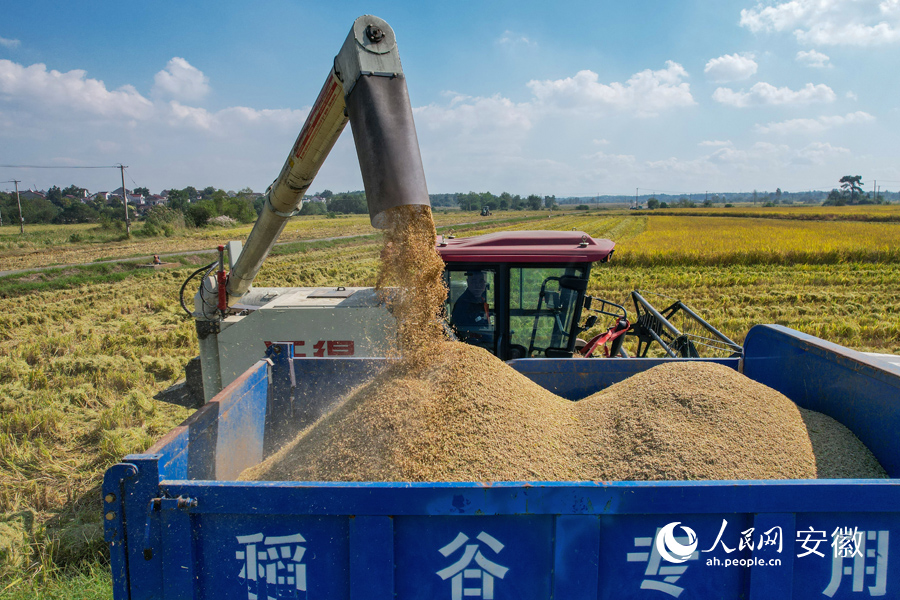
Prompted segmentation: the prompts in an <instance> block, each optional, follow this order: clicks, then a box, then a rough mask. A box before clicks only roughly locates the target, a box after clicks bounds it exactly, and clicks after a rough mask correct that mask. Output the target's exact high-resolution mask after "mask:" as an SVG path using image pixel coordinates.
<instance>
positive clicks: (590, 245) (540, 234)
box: [437, 231, 616, 263]
mask: <svg viewBox="0 0 900 600" xmlns="http://www.w3.org/2000/svg"><path fill="white" fill-rule="evenodd" d="M615 245H616V244H615V242H612V241H610V240H595V239H594V238H592V237H591V236H589V235H588V234H586V233H584V232H583V231H503V232H500V233H489V234H487V235H479V236H476V237H469V238H456V239H450V238H447V237H446V236H440V235H439V236H438V240H437V251H438V253H439V254H440V255H441V258H443V259H444V262H511V263H584V262H597V261H605V260H607V259H608V258H609V255H610V254H612V251H613V248H615Z"/></svg>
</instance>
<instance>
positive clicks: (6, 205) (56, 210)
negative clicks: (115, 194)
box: [0, 185, 133, 224]
mask: <svg viewBox="0 0 900 600" xmlns="http://www.w3.org/2000/svg"><path fill="white" fill-rule="evenodd" d="M84 192H85V190H84V189H83V188H79V187H77V186H74V185H70V186H69V187H66V188H63V189H60V188H59V187H58V186H53V187H51V188H50V189H49V190H47V193H46V195H45V197H44V198H28V199H27V200H26V199H22V201H21V205H22V218H23V219H24V220H25V223H26V224H27V223H97V222H100V221H103V220H115V219H119V220H124V217H125V208H124V207H123V206H122V200H121V199H117V200H113V201H111V202H107V201H105V200H100V199H97V200H94V199H90V198H86V199H84V200H85V201H82V198H84ZM132 214H133V213H132ZM0 215H2V217H3V222H4V224H8V223H18V222H19V207H18V206H17V204H16V194H15V192H0Z"/></svg>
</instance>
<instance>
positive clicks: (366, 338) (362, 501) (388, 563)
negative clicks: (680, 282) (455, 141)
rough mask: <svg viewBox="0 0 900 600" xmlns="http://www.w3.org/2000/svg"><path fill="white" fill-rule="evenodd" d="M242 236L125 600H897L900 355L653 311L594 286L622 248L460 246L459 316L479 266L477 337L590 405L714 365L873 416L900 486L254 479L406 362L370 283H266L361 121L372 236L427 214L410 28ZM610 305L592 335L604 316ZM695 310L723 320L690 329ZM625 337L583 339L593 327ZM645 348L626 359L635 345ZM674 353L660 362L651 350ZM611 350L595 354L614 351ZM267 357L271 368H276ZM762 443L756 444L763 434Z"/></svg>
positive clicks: (138, 461)
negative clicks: (899, 358) (405, 59)
mask: <svg viewBox="0 0 900 600" xmlns="http://www.w3.org/2000/svg"><path fill="white" fill-rule="evenodd" d="M334 64H335V66H334V69H333V70H332V72H331V73H330V74H329V76H328V79H327V81H326V84H325V86H324V88H323V89H322V92H321V93H320V95H319V97H318V99H317V100H316V103H315V105H314V107H313V109H312V111H311V112H310V116H309V118H308V120H307V122H306V124H305V125H304V127H303V129H302V131H301V133H300V136H299V137H298V139H297V142H296V144H295V145H294V148H293V149H292V150H291V154H290V156H289V158H288V160H287V162H286V163H285V166H284V168H283V170H282V172H281V174H280V176H279V177H278V179H277V180H276V181H275V182H274V183H273V184H272V186H271V187H270V189H269V191H268V193H267V195H266V203H265V208H264V210H263V213H262V214H261V215H260V218H259V221H258V222H257V224H256V226H255V227H254V229H253V231H252V233H251V234H250V237H249V239H248V240H247V244H246V245H245V246H244V247H243V248H241V246H240V245H239V244H237V243H234V242H232V243H231V244H229V251H228V261H229V262H230V270H229V272H227V273H226V269H225V261H226V259H225V252H224V248H222V247H220V258H219V261H218V267H219V268H218V272H217V273H215V274H214V273H213V271H215V270H216V269H215V267H216V265H215V264H213V265H210V266H209V267H208V268H206V269H204V270H206V271H207V272H206V273H205V274H204V270H200V271H198V272H197V275H201V274H203V278H202V280H201V282H202V284H201V289H200V291H199V292H198V293H197V295H196V297H195V310H194V311H193V315H194V316H195V317H196V319H197V331H198V334H199V337H200V344H201V360H202V368H203V379H204V393H205V395H206V400H207V402H206V403H205V405H204V406H203V407H202V408H200V409H199V410H198V411H197V412H196V413H195V414H194V415H193V416H191V417H190V418H189V419H188V420H187V421H185V422H184V423H183V424H182V425H180V426H179V427H177V428H175V429H174V430H173V431H171V432H170V433H169V434H167V435H166V436H165V437H164V438H163V439H161V440H160V441H159V442H158V443H157V444H156V445H154V446H153V447H152V448H151V449H150V450H148V451H147V452H146V453H143V454H134V455H129V456H126V457H125V458H124V459H123V462H121V463H120V464H117V465H114V466H113V467H111V468H110V469H109V470H108V471H107V473H106V476H105V479H104V483H103V500H104V506H103V511H104V523H105V527H106V529H105V533H106V540H107V541H108V543H109V545H110V551H111V567H112V576H113V586H114V594H115V597H116V598H117V600H125V599H129V600H144V599H150V598H196V599H207V598H216V599H220V598H221V599H230V598H233V599H240V600H264V599H266V598H269V599H273V600H274V599H276V598H277V599H280V598H302V599H307V598H308V599H313V598H330V599H336V598H349V599H363V598H365V599H370V598H398V599H401V600H402V599H406V598H447V599H449V600H463V598H484V599H488V600H490V599H497V600H500V599H504V598H516V599H526V598H527V599H531V598H534V599H542V600H543V599H549V598H557V599H576V598H577V599H596V598H610V599H622V598H648V599H654V598H658V599H665V598H680V599H682V600H686V599H689V598H749V599H753V600H763V599H764V600H771V599H775V598H823V597H824V598H863V597H885V598H898V597H900V484H898V482H897V479H896V478H897V477H898V476H900V441H898V438H897V431H898V430H900V368H898V367H897V366H895V365H892V364H890V363H889V362H886V361H884V360H882V359H880V358H878V357H873V356H870V355H866V354H863V353H860V352H856V351H853V350H850V349H847V348H843V347H840V346H837V345H835V344H831V343H829V342H826V341H823V340H819V339H816V338H813V337H810V336H807V335H804V334H802V333H799V332H796V331H792V330H790V329H787V328H784V327H779V326H774V325H759V326H756V327H754V328H753V329H751V330H750V331H749V332H748V334H747V336H746V338H745V341H744V346H743V347H741V346H739V345H737V344H735V343H734V342H732V341H731V340H728V339H727V338H726V337H725V336H723V335H721V334H720V333H718V332H717V331H716V330H715V329H714V328H713V327H711V326H709V325H708V324H707V323H705V322H704V321H703V320H702V319H699V317H696V315H693V313H692V312H691V311H690V309H688V308H687V307H685V306H684V305H682V304H680V303H675V304H673V305H672V306H670V307H669V308H667V309H665V310H663V311H658V310H657V309H655V308H653V307H652V305H650V304H649V303H648V302H646V300H644V298H643V297H642V296H641V295H640V294H635V295H634V296H633V298H634V301H635V307H636V312H637V316H636V318H635V319H634V322H630V321H629V319H628V315H627V313H626V312H625V309H624V308H623V307H622V306H618V305H614V304H612V303H609V302H606V301H603V300H599V299H590V298H586V297H585V292H586V289H587V280H588V276H589V272H590V268H591V265H592V264H593V263H596V262H604V261H605V260H608V258H609V256H610V254H611V253H612V251H613V244H612V242H609V241H607V240H593V239H591V238H590V237H589V236H587V235H584V234H582V233H580V232H566V233H553V232H540V233H538V232H529V233H511V234H493V235H489V236H483V237H480V238H470V239H461V240H454V239H449V238H448V239H442V240H440V242H439V246H438V250H439V252H441V254H442V256H443V257H444V260H445V262H446V266H447V271H446V278H447V279H446V280H447V282H448V285H449V289H450V298H449V299H448V306H450V305H452V303H453V302H454V301H455V299H456V298H457V297H458V296H459V295H460V294H461V293H462V288H463V285H464V284H463V280H464V278H466V277H467V274H472V273H475V272H479V273H481V274H482V275H483V276H485V277H487V278H489V279H490V284H491V286H492V287H491V294H490V296H489V298H490V300H491V303H492V306H491V307H490V309H489V310H488V313H487V314H486V316H485V321H484V322H483V323H481V324H480V326H479V327H477V328H468V329H466V328H458V330H459V331H460V335H461V337H465V338H467V341H469V342H470V343H475V344H478V345H481V346H483V347H485V348H488V349H489V350H490V351H491V352H493V353H494V354H495V355H497V356H498V357H500V358H501V359H504V360H509V361H510V362H509V363H508V364H509V365H510V366H512V367H513V368H515V369H516V370H518V371H520V372H521V373H523V374H524V375H526V376H528V377H529V378H531V379H532V380H534V381H535V382H537V383H538V384H540V385H541V386H543V387H545V388H546V389H548V390H551V391H553V392H554V393H556V394H558V395H560V396H563V397H565V398H569V399H572V400H576V399H578V398H582V397H585V396H587V395H589V394H591V393H594V392H596V391H597V390H600V389H603V388H605V387H607V386H609V385H611V384H612V383H615V382H617V381H620V380H622V379H625V378H627V377H629V376H631V375H633V374H635V373H638V372H641V371H644V370H646V369H649V368H651V367H653V366H656V365H657V364H660V363H661V362H667V361H673V360H676V361H677V360H684V361H691V360H694V361H697V360H713V359H704V358H693V357H695V356H696V355H697V354H698V352H697V350H698V348H697V345H698V343H701V344H706V343H709V344H715V345H719V346H720V347H721V348H722V349H723V350H724V351H725V354H726V355H727V356H725V357H724V358H719V359H715V360H716V361H717V362H719V363H721V364H725V365H727V366H729V367H731V368H734V369H737V370H740V371H742V372H743V373H744V375H746V376H747V377H749V378H751V379H753V380H755V381H758V382H761V383H763V384H766V385H768V386H770V387H772V388H774V389H776V390H778V391H780V392H782V393H783V394H785V395H786V396H787V397H789V398H790V399H791V400H793V401H794V402H796V403H797V404H798V405H799V406H801V407H804V408H809V409H812V410H816V411H819V412H822V413H825V414H827V415H829V416H831V417H833V418H835V419H837V420H838V421H840V422H841V423H842V424H844V425H845V426H847V427H848V428H850V429H851V430H852V431H853V432H854V433H855V434H856V435H857V436H858V437H859V438H860V439H861V440H862V441H863V442H864V443H865V444H866V445H867V446H868V448H869V449H870V450H871V451H872V452H873V454H874V455H875V457H876V458H877V459H878V460H879V461H880V462H881V464H882V465H883V466H884V468H885V469H886V470H887V472H888V474H889V476H890V477H891V478H892V479H884V480H802V481H799V480H798V481H769V480H766V481H667V482H531V483H529V482H473V483H440V482H435V483H421V484H420V483H402V482H398V483H366V482H359V483H325V482H278V483H274V482H237V481H235V479H236V477H237V476H238V475H239V474H240V473H241V472H242V471H243V470H244V469H246V468H248V467H251V466H254V465H256V464H258V463H259V462H261V461H262V460H264V459H265V458H267V457H268V456H270V455H272V454H273V453H274V452H275V451H277V450H278V449H279V447H280V446H281V445H282V443H283V442H284V441H285V440H286V439H287V438H289V437H290V436H291V435H292V434H293V432H296V431H298V430H299V429H300V428H302V427H304V426H305V425H307V424H309V423H311V422H313V421H314V420H315V419H316V418H317V417H319V416H320V415H322V414H324V413H325V412H327V411H328V410H329V408H330V407H331V406H333V405H334V404H335V403H337V402H339V401H340V400H341V399H342V398H343V397H344V396H345V395H346V394H347V392H348V391H349V389H350V388H351V387H354V386H356V385H358V384H359V383H360V382H361V381H363V380H364V378H365V377H367V376H370V375H371V374H372V373H374V372H377V371H378V370H379V369H381V368H384V366H385V365H386V364H387V363H388V360H387V359H384V358H379V357H383V356H386V355H388V354H389V353H391V352H392V351H393V350H394V346H395V342H394V341H393V340H391V339H390V336H386V335H385V333H384V332H385V330H386V329H390V328H391V327H392V326H393V323H392V319H393V318H392V317H391V315H390V314H389V312H388V311H387V309H385V308H384V307H383V306H381V305H380V304H379V303H378V301H377V298H376V297H375V294H374V292H373V291H372V290H370V289H344V288H337V289H333V288H321V289H314V290H309V289H275V288H252V287H251V283H252V281H253V279H254V277H255V275H256V274H257V272H258V271H259V269H260V267H261V265H262V262H263V260H264V259H265V257H266V255H267V254H268V252H269V250H270V249H271V248H272V246H273V244H274V243H275V240H276V238H277V236H278V234H279V233H280V232H281V230H282V229H283V227H284V224H285V222H286V221H287V219H288V218H290V216H291V215H292V214H293V212H294V211H295V210H296V208H297V206H298V205H299V203H300V201H301V198H302V196H303V194H304V192H305V191H306V190H307V189H308V188H309V186H310V184H311V182H312V180H313V177H314V176H315V174H316V171H317V170H318V168H319V166H320V165H321V164H322V161H323V160H324V158H325V156H326V155H327V153H328V151H329V150H330V149H331V147H332V146H333V144H334V142H335V140H336V139H337V137H338V135H339V134H340V132H341V130H342V128H343V126H344V125H345V124H346V122H347V120H348V118H349V120H350V121H351V122H352V125H353V134H354V138H355V141H356V146H357V153H358V155H359V160H360V166H361V170H362V173H363V179H364V183H365V188H366V196H367V198H368V202H369V210H370V214H371V219H372V224H373V226H375V227H381V226H383V225H384V211H386V210H388V209H390V208H391V207H395V206H401V205H407V204H427V203H428V194H427V190H426V187H425V177H424V173H423V170H422V163H421V159H420V156H419V151H418V143H417V140H416V137H415V129H414V126H413V121H412V111H411V109H410V104H409V99H408V96H407V92H406V85H405V80H404V77H403V73H402V70H401V68H400V62H399V58H398V54H397V48H396V42H395V38H394V33H393V31H392V30H391V28H390V27H389V26H388V25H387V24H386V23H385V22H384V21H382V20H381V19H378V18H376V17H371V16H364V17H360V18H359V19H357V20H356V22H355V23H354V25H353V28H352V30H351V32H350V34H349V36H348V37H347V40H346V42H345V44H344V46H343V48H342V50H341V51H340V53H339V54H338V56H337V57H336V59H335V63H334ZM585 310H587V311H589V312H591V311H593V312H595V313H596V314H594V315H590V316H588V317H587V319H585V322H584V324H583V325H580V323H581V320H582V317H583V315H582V313H583V312H584V311H585ZM676 313H678V314H683V315H687V316H688V317H689V319H690V320H691V321H693V322H695V323H698V324H699V325H700V326H701V327H702V329H704V330H705V333H704V335H703V336H702V337H699V338H698V337H691V336H687V335H685V334H684V332H682V331H680V330H679V329H677V328H675V326H674V325H672V322H671V318H672V316H673V315H674V314H676ZM597 315H609V316H612V317H613V318H614V319H615V323H614V325H613V326H612V327H611V328H610V329H609V330H608V331H607V332H604V333H602V334H601V335H600V336H597V337H596V338H595V339H593V340H590V341H587V342H586V343H584V344H583V345H582V344H581V343H579V342H578V335H579V333H581V332H582V331H583V330H585V329H587V328H589V327H591V326H593V325H594V322H595V319H596V317H597ZM623 335H633V336H635V337H637V339H638V341H639V342H640V344H639V346H638V351H637V354H639V355H642V356H643V357H625V356H621V355H622V351H621V350H622V343H621V340H622V336H623ZM651 343H653V344H659V346H660V347H661V348H662V351H663V353H664V354H666V357H665V358H647V357H646V354H647V352H646V348H647V346H648V345H649V344H651ZM604 346H605V347H607V348H608V352H607V353H608V354H611V355H619V356H618V357H616V358H613V359H609V360H577V359H573V358H572V357H574V356H578V355H581V356H586V355H590V354H591V353H592V352H594V351H599V349H600V348H601V347H604ZM263 353H265V356H266V358H265V359H264V360H257V359H258V358H259V357H261V356H263ZM747 447H748V451H752V447H753V439H748V440H747Z"/></svg>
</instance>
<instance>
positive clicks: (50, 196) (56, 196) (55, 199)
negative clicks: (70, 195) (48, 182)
mask: <svg viewBox="0 0 900 600" xmlns="http://www.w3.org/2000/svg"><path fill="white" fill-rule="evenodd" d="M62 197H63V195H62V190H60V189H59V186H56V185H54V186H51V187H50V189H49V190H47V196H46V198H47V200H49V201H50V202H52V203H53V204H56V205H57V206H58V205H60V204H61V203H62Z"/></svg>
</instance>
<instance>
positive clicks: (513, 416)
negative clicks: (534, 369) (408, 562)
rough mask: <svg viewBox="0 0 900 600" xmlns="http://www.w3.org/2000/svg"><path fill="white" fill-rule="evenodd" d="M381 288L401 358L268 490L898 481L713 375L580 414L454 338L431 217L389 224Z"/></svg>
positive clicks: (749, 384)
mask: <svg viewBox="0 0 900 600" xmlns="http://www.w3.org/2000/svg"><path fill="white" fill-rule="evenodd" d="M387 217H388V219H387V221H388V223H389V227H388V229H387V230H386V232H385V237H384V249H383V251H382V256H381V258H382V263H381V269H380V273H379V278H378V285H377V288H378V290H379V291H380V293H381V294H382V298H383V299H384V300H385V302H386V303H387V304H388V306H389V308H390V309H391V311H392V313H393V314H394V316H395V317H396V319H397V323H398V328H399V330H398V341H399V344H398V345H399V348H400V352H401V356H400V358H401V360H400V361H398V362H397V363H396V364H394V366H392V367H390V368H389V369H388V370H387V371H385V372H383V373H381V374H380V375H378V376H376V377H375V378H374V379H373V380H371V381H369V382H368V383H365V384H363V385H362V386H360V387H359V388H357V389H356V390H355V391H354V392H353V393H351V394H350V395H349V396H348V397H346V398H344V399H343V401H342V402H340V403H339V404H338V405H337V406H336V407H334V408H333V410H332V411H331V412H330V413H329V414H327V415H325V416H324V417H322V418H320V419H319V420H318V421H316V422H315V423H313V424H312V425H311V426H309V427H307V428H306V429H305V430H304V431H302V432H300V433H299V435H297V437H296V438H295V439H294V440H293V441H292V442H291V443H290V444H288V445H287V446H285V447H284V448H283V449H282V450H281V451H280V452H278V453H277V454H275V455H274V456H271V457H270V458H269V459H268V460H266V461H265V462H263V463H261V464H259V465H257V466H255V467H253V468H251V469H248V470H247V471H245V472H244V473H242V475H241V479H244V480H268V481H278V480H287V481H423V482H427V481H585V480H594V481H596V480H603V481H629V480H710V479H712V480H715V479H719V480H721V479H726V480H727V479H732V480H735V479H809V478H815V477H816V476H817V475H818V476H819V477H862V478H865V477H883V476H884V471H883V470H882V469H881V467H880V466H879V465H878V463H877V461H875V459H874V457H872V455H871V453H869V451H868V450H867V449H866V448H865V447H864V446H863V445H862V444H861V443H860V441H859V440H858V439H856V437H855V436H853V434H852V433H850V432H849V431H848V430H847V429H846V428H844V427H843V426H841V425H840V424H838V423H837V422H836V421H834V420H832V419H829V418H828V417H825V416H824V415H820V414H818V413H813V412H811V411H801V410H800V409H798V408H797V406H796V405H795V404H794V403H793V402H791V401H790V400H788V399H787V398H785V397H784V396H782V395H781V394H779V393H777V392H775V391H774V390H772V389H770V388H767V387H765V386H763V385H761V384H758V383H756V382H753V381H751V380H750V379H747V378H746V377H744V376H742V375H740V374H738V373H737V372H735V371H734V370H732V369H728V368H727V367H723V366H721V365H716V364H712V363H677V364H668V365H662V366H659V367H656V368H654V369H651V370H649V371H645V372H644V373H641V374H639V375H636V376H634V377H632V378H630V379H628V380H625V381H623V382H621V383H618V384H616V385H614V386H611V387H610V388H608V389H606V390H604V391H602V392H600V393H598V394H595V395H593V396H591V397H589V398H585V399H583V400H581V401H579V402H575V403H573V402H570V401H568V400H565V399H563V398H560V397H558V396H556V395H554V394H552V393H551V392H549V391H547V390H545V389H544V388H542V387H540V386H538V385H536V384H535V383H533V382H532V381H531V380H529V379H527V378H526V377H524V376H522V375H520V374H519V373H518V372H516V371H515V370H514V369H512V368H511V367H509V366H507V365H506V364H505V363H503V362H502V361H500V360H498V359H497V358H496V357H494V356H492V355H491V354H490V353H488V352H487V351H485V350H483V349H481V348H477V347H474V346H468V345H465V344H462V343H459V342H450V341H448V340H447V339H446V338H445V335H444V331H443V327H442V325H441V317H442V316H443V315H442V313H443V306H444V300H445V298H446V296H447V289H446V287H445V285H444V282H443V279H442V276H441V275H442V272H443V262H442V260H441V258H440V256H439V255H438V254H437V252H436V250H435V238H436V235H435V228H434V222H433V221H432V218H431V209H430V208H429V207H427V206H401V207H397V208H393V209H391V210H390V211H388V213H387Z"/></svg>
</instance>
